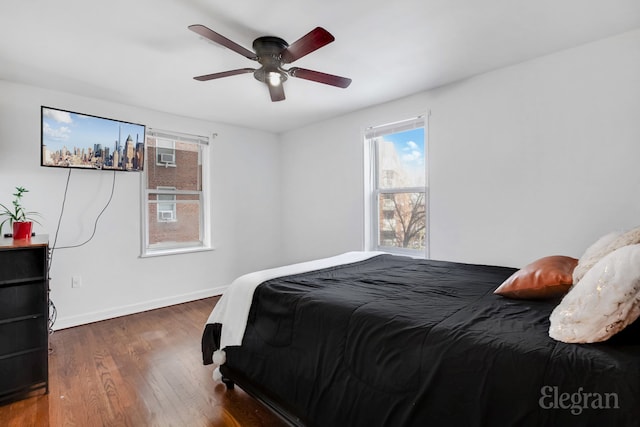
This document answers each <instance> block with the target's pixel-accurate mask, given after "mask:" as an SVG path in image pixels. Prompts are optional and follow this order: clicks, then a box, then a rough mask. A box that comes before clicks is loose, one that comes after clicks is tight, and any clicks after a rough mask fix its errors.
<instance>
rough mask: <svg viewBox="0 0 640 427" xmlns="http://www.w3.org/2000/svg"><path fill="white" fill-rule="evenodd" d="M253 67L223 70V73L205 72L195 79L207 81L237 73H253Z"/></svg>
mask: <svg viewBox="0 0 640 427" xmlns="http://www.w3.org/2000/svg"><path fill="white" fill-rule="evenodd" d="M254 71H255V70H254V69H253V68H240V69H238V70H229V71H223V72H221V73H213V74H205V75H204V76H198V77H194V79H196V80H198V81H201V82H205V81H207V80H213V79H219V78H221V77H229V76H235V75H236V74H244V73H253V72H254Z"/></svg>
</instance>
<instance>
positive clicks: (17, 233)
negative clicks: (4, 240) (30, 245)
mask: <svg viewBox="0 0 640 427" xmlns="http://www.w3.org/2000/svg"><path fill="white" fill-rule="evenodd" d="M31 227H33V222H31V221H27V222H14V223H13V240H24V239H30V238H31Z"/></svg>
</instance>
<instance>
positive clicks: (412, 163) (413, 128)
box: [365, 116, 429, 257]
mask: <svg viewBox="0 0 640 427" xmlns="http://www.w3.org/2000/svg"><path fill="white" fill-rule="evenodd" d="M425 128H426V121H425V119H424V117H423V116H421V117H417V118H414V119H410V120H405V121H402V122H396V123H391V124H387V125H382V126H376V127H371V128H367V129H366V130H365V144H366V150H365V153H366V156H365V172H366V174H367V179H366V181H365V182H367V183H368V185H367V188H366V198H365V200H366V203H365V205H366V206H365V211H366V219H365V226H366V230H365V235H366V242H365V246H366V248H367V249H371V250H383V251H387V252H395V253H401V254H407V255H414V256H422V257H428V246H429V245H428V233H427V199H428V189H427V162H426V139H425V135H426V133H425Z"/></svg>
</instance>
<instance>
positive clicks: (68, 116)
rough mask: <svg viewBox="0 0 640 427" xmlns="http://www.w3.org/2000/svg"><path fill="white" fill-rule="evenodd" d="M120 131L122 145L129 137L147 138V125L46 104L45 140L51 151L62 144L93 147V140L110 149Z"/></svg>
mask: <svg viewBox="0 0 640 427" xmlns="http://www.w3.org/2000/svg"><path fill="white" fill-rule="evenodd" d="M118 135H121V145H123V146H124V142H125V141H126V139H127V137H128V136H129V135H131V138H132V139H133V140H134V142H135V141H136V135H137V137H138V141H139V142H144V127H143V126H142V125H137V124H132V123H125V122H119V121H116V120H111V119H103V118H99V117H93V116H85V115H83V114H77V113H72V112H67V111H61V110H56V109H49V108H43V111H42V142H43V144H45V145H46V146H47V148H48V149H49V150H51V151H57V150H59V149H61V148H62V147H67V149H69V150H71V149H73V148H74V147H78V148H85V149H86V148H89V147H91V148H93V146H94V144H102V146H103V147H108V148H109V149H110V150H111V151H113V150H114V148H115V141H116V140H117V139H118Z"/></svg>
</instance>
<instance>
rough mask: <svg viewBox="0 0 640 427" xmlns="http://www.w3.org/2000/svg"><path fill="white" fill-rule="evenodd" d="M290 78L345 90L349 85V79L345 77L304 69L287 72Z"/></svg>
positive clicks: (292, 69)
mask: <svg viewBox="0 0 640 427" xmlns="http://www.w3.org/2000/svg"><path fill="white" fill-rule="evenodd" d="M288 73H289V75H290V76H291V77H297V78H299V79H305V80H311V81H314V82H318V83H324V84H326V85H331V86H337V87H341V88H343V89H344V88H346V87H348V86H349V85H350V84H351V79H348V78H346V77H340V76H334V75H333V74H326V73H321V72H320V71H313V70H307V69H305V68H298V67H293V68H291V69H290V70H289V71H288Z"/></svg>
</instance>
